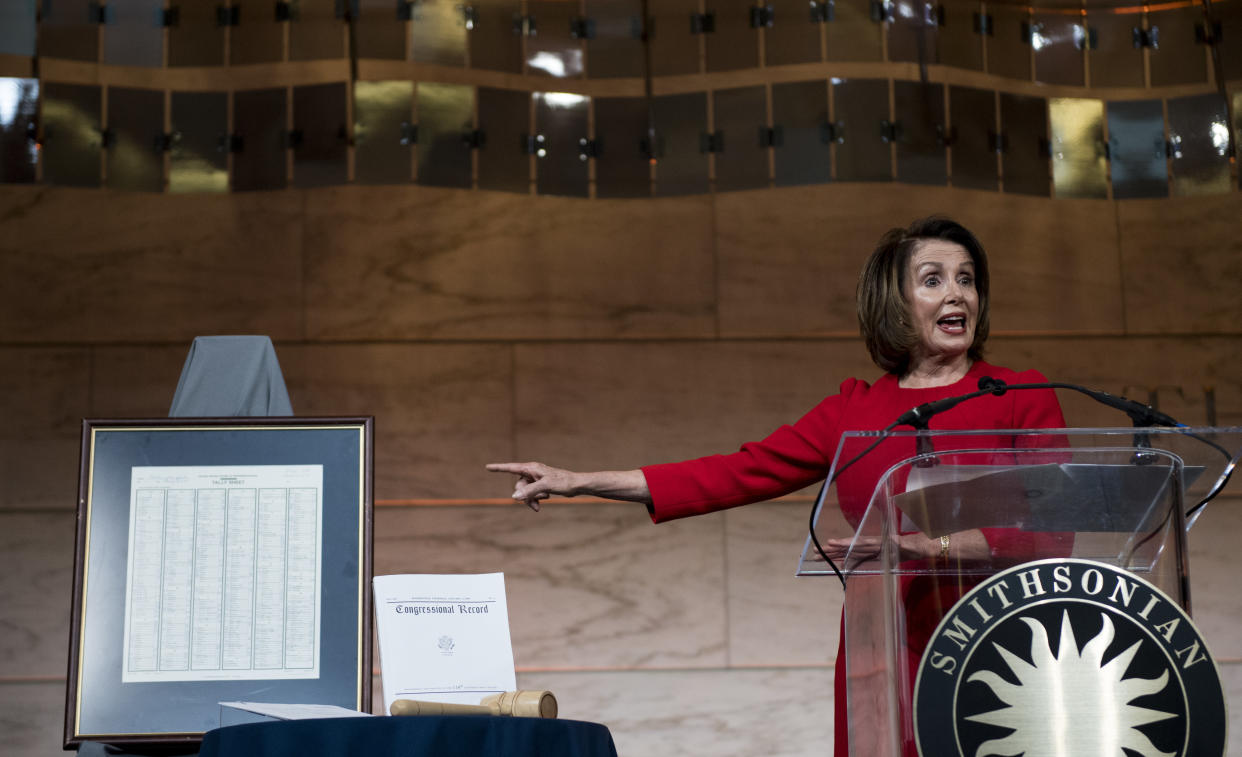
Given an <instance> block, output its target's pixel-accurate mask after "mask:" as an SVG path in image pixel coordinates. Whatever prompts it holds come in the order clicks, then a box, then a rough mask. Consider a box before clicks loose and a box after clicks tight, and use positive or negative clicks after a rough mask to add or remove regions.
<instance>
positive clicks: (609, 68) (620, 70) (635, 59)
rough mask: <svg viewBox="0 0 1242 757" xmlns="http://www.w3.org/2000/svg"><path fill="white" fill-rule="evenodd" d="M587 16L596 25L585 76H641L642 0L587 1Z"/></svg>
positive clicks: (598, 77)
mask: <svg viewBox="0 0 1242 757" xmlns="http://www.w3.org/2000/svg"><path fill="white" fill-rule="evenodd" d="M586 13H587V18H589V19H590V20H591V22H592V23H593V24H594V25H595V36H594V37H592V38H591V39H589V40H587V74H588V75H589V76H590V77H591V78H592V79H604V78H615V77H622V76H642V75H643V66H644V63H643V56H644V55H645V53H644V51H643V42H642V33H643V4H642V0H586ZM597 165H598V164H597Z"/></svg>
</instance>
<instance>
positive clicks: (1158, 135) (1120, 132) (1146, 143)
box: [1108, 100, 1169, 200]
mask: <svg viewBox="0 0 1242 757" xmlns="http://www.w3.org/2000/svg"><path fill="white" fill-rule="evenodd" d="M1108 145H1109V158H1110V160H1109V163H1110V164H1111V173H1112V180H1113V197H1114V198H1115V199H1118V200H1125V199H1129V198H1132V197H1167V196H1168V195H1169V169H1168V161H1167V160H1166V157H1165V148H1164V105H1163V103H1161V102H1160V101H1159V100H1126V101H1123V102H1110V103H1109V104H1108Z"/></svg>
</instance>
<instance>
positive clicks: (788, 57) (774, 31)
mask: <svg viewBox="0 0 1242 757" xmlns="http://www.w3.org/2000/svg"><path fill="white" fill-rule="evenodd" d="M767 4H768V5H770V6H771V7H772V12H773V18H772V25H771V26H769V27H768V28H767V29H764V31H763V35H764V38H763V54H764V62H765V65H768V66H784V65H788V64H791V63H817V62H819V61H820V60H823V53H822V51H821V50H820V35H821V34H822V33H823V26H824V24H825V23H827V22H824V21H820V20H819V19H818V18H813V17H812V14H811V10H810V9H809V7H808V2H807V0H768V3H767Z"/></svg>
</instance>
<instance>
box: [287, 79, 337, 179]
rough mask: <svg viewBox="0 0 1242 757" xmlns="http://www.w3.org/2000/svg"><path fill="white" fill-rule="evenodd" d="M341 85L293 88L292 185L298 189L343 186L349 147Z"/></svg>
mask: <svg viewBox="0 0 1242 757" xmlns="http://www.w3.org/2000/svg"><path fill="white" fill-rule="evenodd" d="M347 97H348V95H347V93H346V87H345V84H344V83H343V82H342V83H338V84H311V85H307V86H304V87H294V88H293V133H294V135H295V138H294V144H293V183H294V184H295V185H297V186H299V187H322V186H329V185H332V184H344V183H345V182H346V181H347V180H348V178H349V169H348V165H347V163H346V161H347V157H346V156H347V153H348V145H349V119H348V116H347V115H346V113H347V106H348V102H347V100H346V98H347Z"/></svg>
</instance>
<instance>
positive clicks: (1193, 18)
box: [1147, 2, 1238, 87]
mask: <svg viewBox="0 0 1242 757" xmlns="http://www.w3.org/2000/svg"><path fill="white" fill-rule="evenodd" d="M1228 4H1231V5H1237V4H1238V3H1236V2H1234V3H1228ZM1147 17H1148V23H1149V24H1150V25H1151V27H1152V29H1154V30H1156V32H1157V34H1158V36H1159V38H1160V39H1159V46H1158V47H1156V48H1155V49H1153V50H1152V51H1151V84H1152V86H1153V87H1164V86H1168V85H1170V84H1194V83H1198V82H1205V81H1207V74H1208V67H1209V65H1210V58H1209V56H1208V48H1207V47H1206V46H1204V45H1201V44H1198V43H1196V42H1195V24H1196V23H1201V22H1202V21H1203V10H1202V9H1201V8H1200V7H1199V6H1198V4H1197V3H1196V4H1194V5H1191V6H1189V7H1182V8H1172V9H1169V10H1157V11H1151V12H1150V13H1148V14H1147Z"/></svg>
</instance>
